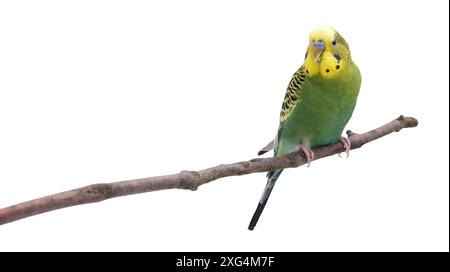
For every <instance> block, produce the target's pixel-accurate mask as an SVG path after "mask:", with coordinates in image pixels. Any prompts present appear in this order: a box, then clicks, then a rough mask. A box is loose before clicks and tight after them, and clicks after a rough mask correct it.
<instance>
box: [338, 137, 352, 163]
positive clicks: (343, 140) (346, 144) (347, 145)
mask: <svg viewBox="0 0 450 272" xmlns="http://www.w3.org/2000/svg"><path fill="white" fill-rule="evenodd" d="M339 142H341V143H342V145H343V146H344V148H345V154H347V156H346V158H348V156H350V147H351V145H352V144H351V142H350V140H349V139H348V138H347V137H341V139H340V140H339ZM338 156H339V157H341V153H339V154H338ZM341 158H342V157H341Z"/></svg>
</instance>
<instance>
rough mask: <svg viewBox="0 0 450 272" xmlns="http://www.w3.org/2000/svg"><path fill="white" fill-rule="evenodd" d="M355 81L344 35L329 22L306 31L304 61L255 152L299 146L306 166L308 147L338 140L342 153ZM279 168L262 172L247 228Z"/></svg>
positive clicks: (358, 81) (358, 76) (288, 150)
mask: <svg viewBox="0 0 450 272" xmlns="http://www.w3.org/2000/svg"><path fill="white" fill-rule="evenodd" d="M360 85H361V74H360V72H359V69H358V67H357V66H356V64H355V63H354V62H353V60H352V58H351V56H350V48H349V46H348V44H347V42H346V41H345V40H344V38H342V36H341V35H340V34H339V33H338V32H337V31H336V30H334V29H333V28H331V27H319V28H317V29H315V30H314V31H312V32H311V34H310V37H309V46H308V50H307V52H306V56H305V61H304V63H303V65H302V66H301V67H300V68H299V69H298V70H297V72H295V74H294V75H293V76H292V79H291V82H290V83H289V86H288V87H287V91H286V95H285V97H284V101H283V106H282V109H281V117H280V126H279V129H278V133H277V136H276V138H275V140H274V141H272V142H271V143H269V144H268V145H267V146H266V147H264V148H263V149H262V150H261V151H260V152H259V153H258V154H259V155H261V154H264V153H265V152H267V151H269V150H271V149H272V148H274V156H282V155H285V154H288V153H291V152H294V151H297V150H299V149H300V150H302V152H303V153H304V154H305V158H306V160H307V163H308V165H309V163H310V162H311V160H313V159H314V153H313V152H312V150H311V148H315V147H318V146H322V145H327V144H331V143H335V142H337V141H341V143H342V144H343V145H344V147H345V149H346V153H347V156H348V152H349V150H350V142H349V141H348V139H347V138H344V137H341V133H342V131H343V130H344V127H345V125H346V124H347V122H348V120H349V119H350V117H351V116H352V113H353V109H354V108H355V104H356V100H357V97H358V93H359V88H360ZM282 171H283V169H281V170H273V171H270V172H268V173H267V185H266V187H265V189H264V192H263V194H262V196H261V199H260V200H259V203H258V207H257V208H256V211H255V213H254V215H253V218H252V220H251V221H250V225H249V227H248V229H249V230H253V228H254V227H255V225H256V223H257V222H258V219H259V217H260V215H261V213H262V211H263V209H264V207H265V205H266V203H267V200H268V199H269V196H270V193H271V192H272V189H273V186H274V185H275V182H276V181H277V179H278V177H279V176H280V174H281V172H282Z"/></svg>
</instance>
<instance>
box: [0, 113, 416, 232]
mask: <svg viewBox="0 0 450 272" xmlns="http://www.w3.org/2000/svg"><path fill="white" fill-rule="evenodd" d="M417 124H418V121H417V120H416V119H415V118H412V117H404V116H400V117H398V118H397V119H395V120H393V121H391V122H389V123H387V124H385V125H383V126H381V127H379V128H376V129H374V130H371V131H368V132H366V133H363V134H357V133H353V132H352V131H350V130H349V131H347V135H348V137H349V140H350V142H351V149H357V148H360V147H361V146H363V145H364V144H366V143H369V142H371V141H374V140H376V139H378V138H381V137H383V136H386V135H388V134H390V133H392V132H398V131H400V130H401V129H403V128H409V127H416V126H417ZM313 151H314V153H315V160H318V159H321V158H324V157H328V156H331V155H334V154H337V153H339V152H343V151H344V148H343V146H342V144H341V143H334V144H331V145H328V146H323V147H319V148H316V149H314V150H313ZM305 163H306V160H305V158H304V157H303V155H302V154H301V152H294V153H291V154H288V155H285V156H281V157H276V158H257V159H252V160H249V161H242V162H237V163H232V164H221V165H218V166H215V167H211V168H207V169H203V170H200V171H182V172H180V173H178V174H173V175H165V176H156V177H149V178H142V179H134V180H125V181H119V182H112V183H98V184H92V185H89V186H86V187H81V188H77V189H74V190H70V191H66V192H61V193H57V194H54V195H49V196H45V197H42V198H37V199H33V200H30V201H27V202H23V203H20V204H16V205H12V206H9V207H6V208H3V209H0V225H2V224H6V223H10V222H13V221H16V220H19V219H23V218H26V217H30V216H33V215H37V214H41V213H45V212H49V211H53V210H57V209H62V208H67V207H71V206H76V205H81V204H88V203H94V202H99V201H103V200H106V199H110V198H113V197H119V196H126V195H132V194H140V193H145V192H152V191H158V190H167V189H189V190H196V189H197V188H198V187H199V186H200V185H203V184H206V183H208V182H210V181H213V180H216V179H219V178H223V177H229V176H238V175H239V176H240V175H247V174H251V173H256V172H267V171H270V170H274V169H282V168H291V167H298V166H301V165H303V164H305Z"/></svg>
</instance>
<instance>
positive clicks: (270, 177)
mask: <svg viewBox="0 0 450 272" xmlns="http://www.w3.org/2000/svg"><path fill="white" fill-rule="evenodd" d="M281 172H283V169H281V170H273V171H269V172H267V184H266V187H265V188H264V192H263V194H262V196H261V198H260V200H259V203H258V206H257V207H256V211H255V213H254V214H253V217H252V220H251V221H250V225H249V226H248V229H249V230H253V229H254V228H255V226H256V223H258V219H259V217H260V216H261V213H262V212H263V210H264V207H265V206H266V204H267V201H268V200H269V196H270V193H271V192H272V189H273V186H275V182H276V181H277V179H278V177H279V176H280V175H281Z"/></svg>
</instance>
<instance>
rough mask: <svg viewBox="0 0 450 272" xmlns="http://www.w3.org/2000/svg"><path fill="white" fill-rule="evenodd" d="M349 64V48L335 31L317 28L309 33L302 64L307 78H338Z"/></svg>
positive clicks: (350, 61) (327, 28)
mask: <svg viewBox="0 0 450 272" xmlns="http://www.w3.org/2000/svg"><path fill="white" fill-rule="evenodd" d="M351 63H352V59H351V56H350V48H349V47H348V44H347V42H346V41H345V40H344V38H342V36H341V35H340V34H339V33H338V32H337V31H336V30H334V29H333V28H331V27H318V28H316V29H315V30H314V31H312V32H311V34H310V35H309V46H308V51H307V52H306V58H305V63H304V66H305V70H306V74H307V76H309V77H313V76H317V75H321V76H322V77H324V78H338V77H339V75H341V72H342V71H344V70H345V68H346V66H347V65H349V64H351Z"/></svg>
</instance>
